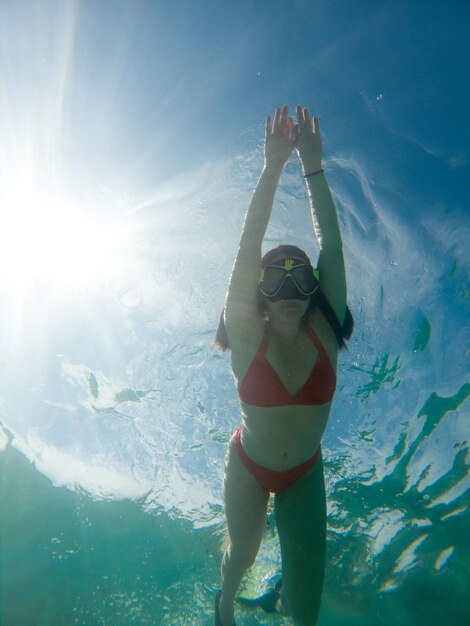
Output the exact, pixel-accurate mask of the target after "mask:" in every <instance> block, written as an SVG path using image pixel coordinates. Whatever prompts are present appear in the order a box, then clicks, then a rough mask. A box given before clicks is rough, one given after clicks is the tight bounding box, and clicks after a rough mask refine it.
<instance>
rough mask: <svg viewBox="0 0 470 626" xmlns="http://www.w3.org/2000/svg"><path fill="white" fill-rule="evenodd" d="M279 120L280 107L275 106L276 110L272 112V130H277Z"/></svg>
mask: <svg viewBox="0 0 470 626" xmlns="http://www.w3.org/2000/svg"><path fill="white" fill-rule="evenodd" d="M280 121H281V107H277V109H276V112H275V113H274V123H273V132H276V131H278V130H279V127H280Z"/></svg>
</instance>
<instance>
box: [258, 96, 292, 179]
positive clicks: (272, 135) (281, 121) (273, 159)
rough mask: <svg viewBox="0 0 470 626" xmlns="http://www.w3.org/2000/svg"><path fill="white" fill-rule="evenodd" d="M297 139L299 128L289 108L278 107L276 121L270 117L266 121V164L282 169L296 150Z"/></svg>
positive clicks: (275, 115)
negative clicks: (290, 115)
mask: <svg viewBox="0 0 470 626" xmlns="http://www.w3.org/2000/svg"><path fill="white" fill-rule="evenodd" d="M297 137H298V126H297V124H295V123H294V120H293V119H292V118H291V117H289V107H288V106H287V105H285V106H283V107H282V109H281V108H280V107H277V109H276V112H275V114H274V121H272V120H271V116H270V115H268V117H267V119H266V139H265V146H264V155H265V164H266V165H267V166H274V167H278V168H281V169H282V168H283V167H284V165H285V164H286V162H287V160H288V158H289V157H290V155H291V153H292V150H293V149H294V148H295V144H296V142H297Z"/></svg>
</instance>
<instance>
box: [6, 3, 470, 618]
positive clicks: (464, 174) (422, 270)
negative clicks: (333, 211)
mask: <svg viewBox="0 0 470 626" xmlns="http://www.w3.org/2000/svg"><path fill="white" fill-rule="evenodd" d="M469 18H470V6H469V5H468V3H466V2H460V1H458V0H453V1H451V2H449V3H448V4H447V5H445V6H444V4H443V3H441V2H435V1H433V0H431V1H429V2H426V3H424V2H411V1H405V0H403V1H402V0H396V1H391V0H384V1H383V2H374V1H371V0H364V1H363V2H357V3H353V2H347V1H346V0H331V1H330V2H321V1H317V0H310V1H307V0H292V1H288V0H285V1H281V0H272V1H270V2H267V1H261V0H259V1H255V0H240V1H239V2H236V3H235V2H225V1H223V0H222V1H219V2H212V1H210V0H201V1H198V0H194V1H192V2H191V1H189V0H186V1H185V0H175V1H174V2H168V1H164V0H155V1H151V0H135V1H130V0H127V1H126V0H100V1H99V2H96V1H93V0H81V1H79V0H65V1H63V2H59V1H57V0H42V1H36V0H19V1H14V0H3V1H2V2H0V76H1V85H2V88H1V90H0V138H1V141H0V624H1V626H56V625H57V626H62V625H64V626H65V625H72V624H73V625H86V626H131V625H137V624H143V625H148V626H159V625H162V626H170V625H172V626H180V625H181V626H183V625H187V626H206V625H207V626H211V625H212V624H214V598H215V594H216V592H217V591H218V590H219V589H220V586H221V579H220V567H221V559H222V553H223V549H224V546H225V543H226V526H225V518H224V509H223V474H224V459H225V454H226V451H227V446H228V443H229V440H230V438H231V436H232V433H233V431H234V430H235V429H236V428H237V427H238V426H239V424H240V421H241V415H240V403H239V400H238V396H237V390H236V387H235V384H234V379H233V376H232V373H231V367H230V354H229V353H224V352H221V351H220V350H218V349H217V348H216V347H215V346H214V345H213V340H214V336H215V333H216V329H217V326H218V323H219V315H220V312H221V309H222V307H223V306H224V301H225V295H226V291H227V286H228V281H229V278H230V274H231V270H232V265H233V261H234V258H235V255H236V253H237V248H238V243H239V239H240V233H241V230H242V226H243V220H244V216H245V212H246V210H247V207H248V205H249V203H250V199H251V196H252V194H253V190H254V188H255V186H256V183H257V180H258V178H259V175H260V172H261V169H262V166H263V158H264V157H263V154H264V153H263V147H264V143H263V141H264V131H265V119H266V115H268V114H270V115H272V113H273V111H274V109H275V108H276V107H277V106H279V105H283V104H289V107H290V109H291V110H294V108H295V106H296V105H297V104H298V103H301V104H303V105H305V106H308V107H309V109H310V111H311V112H312V114H315V115H318V116H319V119H320V123H321V128H322V136H323V141H324V159H323V163H324V169H325V173H326V177H327V179H328V182H329V185H330V187H331V189H332V192H333V197H334V201H335V204H336V207H337V211H338V219H339V224H340V229H341V234H342V239H343V249H344V258H345V264H346V273H347V282H348V304H349V307H350V309H351V311H352V314H353V316H354V319H355V332H354V334H353V336H352V339H351V341H350V342H349V343H348V349H347V350H345V351H342V352H341V353H340V357H339V365H338V374H337V376H338V379H337V380H338V382H337V391H336V395H335V398H334V401H333V407H332V412H331V416H330V420H329V423H328V427H327V430H326V433H325V436H324V438H323V442H322V449H323V460H324V471H325V481H326V492H327V507H328V509H327V522H328V525H327V548H326V550H327V558H326V572H325V582H324V589H323V596H322V604H321V611H320V618H319V621H318V626H356V625H357V626H359V625H361V626H377V625H380V626H395V625H397V626H441V625H442V624H445V625H446V626H460V625H463V624H465V623H468V622H469V620H470V609H469V606H468V597H469V593H468V592H469V582H468V581H469V578H470V513H469V492H468V489H469V485H470V480H469V469H468V465H469V463H468V462H469V451H468V439H469V424H470V420H469V418H470V410H469V407H470V404H469V401H468V399H469V396H470V324H469V319H470V315H469V314H470V307H469V277H468V274H469V255H468V246H469V242H470V221H469V208H468V200H469V188H468V181H469V173H470V167H469V165H470V158H469V154H468V145H469V143H468V140H469V134H468V129H469V124H468V95H469V86H468V75H469V59H470V54H469V52H470V51H469V47H470V46H469V38H468V27H467V24H468V21H469ZM291 242H292V243H294V244H295V245H298V246H300V247H301V248H303V249H305V250H306V251H307V252H308V254H309V255H310V256H311V257H312V259H314V260H316V259H317V258H318V254H319V248H318V244H317V242H316V239H315V236H314V232H313V227H312V221H311V217H310V215H309V210H308V201H307V193H306V188H305V182H304V179H303V178H302V176H300V175H299V163H298V160H297V158H296V157H295V154H293V156H292V157H291V159H290V160H289V162H288V163H287V165H286V168H285V170H284V172H283V174H282V177H281V180H280V185H279V188H278V191H277V193H276V196H275V200H274V208H273V214H272V218H271V221H270V223H269V226H268V230H267V233H266V237H265V244H264V247H263V251H266V250H268V249H269V248H272V247H274V246H276V245H278V244H281V243H291ZM280 577H281V555H280V550H279V541H278V536H277V529H276V524H275V518H274V511H273V505H272V503H270V505H269V507H268V516H267V519H266V527H265V529H264V536H263V543H262V547H261V550H260V552H259V554H258V557H257V560H256V562H255V564H254V565H253V567H251V568H250V570H249V571H248V574H247V576H246V577H245V578H244V580H243V582H242V586H241V590H240V594H242V595H244V596H246V597H252V598H254V597H256V596H259V595H260V594H262V593H264V592H266V590H268V589H269V588H271V587H272V585H273V582H275V581H277V580H278V579H279V578H280ZM235 616H236V624H237V625H238V626H256V625H258V624H259V625H264V626H281V625H284V626H288V625H291V624H293V623H294V622H293V621H292V620H291V619H290V618H288V617H281V616H279V615H276V614H267V613H265V612H263V611H261V610H260V609H252V608H248V607H244V606H236V609H235Z"/></svg>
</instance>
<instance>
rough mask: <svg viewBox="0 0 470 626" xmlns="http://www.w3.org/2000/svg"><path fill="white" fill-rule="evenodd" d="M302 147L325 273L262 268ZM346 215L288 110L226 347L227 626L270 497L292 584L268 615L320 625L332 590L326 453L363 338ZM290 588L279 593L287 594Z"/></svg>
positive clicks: (300, 122)
mask: <svg viewBox="0 0 470 626" xmlns="http://www.w3.org/2000/svg"><path fill="white" fill-rule="evenodd" d="M294 149H296V151H297V153H298V156H299V159H300V163H301V167H302V170H303V176H304V178H305V180H306V182H307V185H308V192H309V199H310V206H311V211H312V218H313V226H314V230H315V234H316V237H317V240H318V243H319V246H320V256H319V260H318V269H314V268H313V267H312V265H311V263H310V260H309V258H308V257H307V255H306V254H305V252H303V251H302V250H301V249H300V248H297V247H296V246H291V245H289V246H286V245H283V246H279V247H277V248H275V249H274V250H270V251H269V252H268V253H267V254H266V255H265V256H264V257H263V258H261V244H262V242H263V238H264V234H265V231H266V228H267V225H268V222H269V218H270V215H271V209H272V205H273V200H274V195H275V191H276V187H277V185H278V182H279V178H280V176H281V173H282V170H283V168H284V165H285V164H286V162H287V160H288V159H289V157H290V155H291V153H292V151H293V150H294ZM352 328H353V320H352V317H351V314H350V312H349V309H348V308H347V305H346V279H345V269H344V260H343V250H342V241H341V234H340V231H339V226H338V219H337V216H336V209H335V205H334V203H333V199H332V196H331V193H330V189H329V187H328V183H327V180H326V178H325V175H324V172H323V168H322V139H321V135H320V128H319V122H318V118H316V117H314V118H313V123H312V120H311V118H310V114H309V112H308V110H307V109H305V108H302V107H301V106H298V107H297V123H295V122H294V120H293V119H292V117H290V116H289V112H288V107H287V106H284V107H283V108H282V109H281V108H277V109H276V112H275V115H274V119H271V117H269V116H268V118H267V121H266V138H265V163H264V168H263V171H262V174H261V177H260V179H259V181H258V184H257V187H256V190H255V192H254V194H253V198H252V200H251V203H250V206H249V208H248V212H247V214H246V218H245V223H244V227H243V232H242V236H241V240H240V247H239V249H238V254H237V257H236V260H235V264H234V268H233V272H232V276H231V279H230V285H229V289H228V294H227V299H226V304H225V309H224V314H223V316H222V317H221V323H220V326H219V330H218V333H217V337H216V343H217V344H218V345H219V346H220V347H222V348H223V349H227V348H228V347H230V349H231V351H232V368H233V374H234V377H235V379H236V381H237V385H238V393H239V397H240V402H241V409H242V417H243V423H242V426H240V428H239V429H238V430H237V431H236V432H235V433H234V435H233V437H232V439H231V441H230V446H229V450H228V452H227V458H226V467H225V479H224V500H225V515H226V519H227V527H228V534H229V539H230V543H229V547H228V548H227V550H226V552H225V554H224V557H223V561H222V579H223V588H222V591H221V592H219V593H218V594H217V597H216V606H215V613H216V616H215V624H216V626H232V625H233V624H235V622H234V599H235V594H236V593H237V590H238V588H239V586H240V583H241V581H242V578H243V576H244V574H245V572H246V570H247V569H248V568H249V567H250V566H251V565H252V564H253V563H254V561H255V558H256V555H257V553H258V550H259V546H260V543H261V539H262V534H263V529H264V527H265V524H266V514H267V506H268V501H269V497H270V493H274V494H275V516H276V525H277V529H278V534H279V539H280V545H281V555H282V586H280V585H278V586H277V587H276V588H275V589H274V590H273V591H271V592H269V593H268V594H266V595H265V596H262V597H261V598H260V599H258V601H257V604H258V605H260V606H261V607H262V608H264V610H267V611H274V610H278V611H279V612H280V613H282V614H285V615H291V616H292V618H293V619H294V621H295V624H297V625H298V626H314V625H315V624H316V623H317V619H318V614H319V609H320V600H321V593H322V587H323V575H324V567H325V544H326V500H325V488H324V479H323V466H322V455H321V446H320V443H321V439H322V436H323V433H324V432H325V428H326V425H327V423H328V418H329V414H330V409H331V401H332V398H333V395H334V392H335V388H336V365H337V360H338V350H339V349H340V348H342V347H344V346H345V343H344V339H345V338H349V337H350V336H351V333H352ZM279 587H280V590H279Z"/></svg>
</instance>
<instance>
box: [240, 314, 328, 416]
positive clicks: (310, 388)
mask: <svg viewBox="0 0 470 626" xmlns="http://www.w3.org/2000/svg"><path fill="white" fill-rule="evenodd" d="M305 332H306V333H307V335H308V337H310V340H311V341H312V343H313V344H314V345H315V347H316V349H317V350H318V356H317V360H316V362H315V365H314V367H313V369H312V371H311V372H310V376H309V377H308V380H307V382H306V383H305V385H304V386H303V387H302V389H300V391H298V392H297V393H296V394H295V395H294V396H293V395H291V394H290V393H289V392H288V391H287V389H286V388H285V386H284V383H283V382H282V380H281V379H280V378H279V376H278V375H277V373H276V371H275V370H274V368H273V366H272V365H271V363H270V362H269V361H268V359H267V358H266V350H267V347H268V333H267V331H265V332H264V335H263V338H262V340H261V343H260V346H259V348H258V351H257V353H256V355H255V357H254V359H253V361H252V362H251V365H250V367H249V368H248V371H247V373H246V375H245V378H244V379H243V381H242V384H241V385H240V388H239V390H238V397H239V398H240V400H241V401H242V402H244V403H246V404H251V405H252V406H260V407H278V406H288V405H291V404H300V405H305V406H314V405H319V404H326V403H327V402H330V400H331V399H332V398H333V394H334V392H335V389H336V373H335V371H334V369H333V366H332V365H331V362H330V359H329V358H328V355H327V354H326V351H325V348H324V347H323V346H322V344H321V343H320V340H319V339H318V337H317V336H316V334H315V333H314V332H313V329H312V328H311V327H310V326H309V325H308V324H305Z"/></svg>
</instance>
